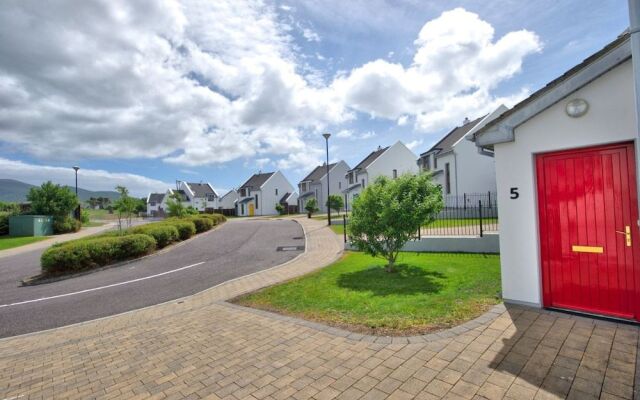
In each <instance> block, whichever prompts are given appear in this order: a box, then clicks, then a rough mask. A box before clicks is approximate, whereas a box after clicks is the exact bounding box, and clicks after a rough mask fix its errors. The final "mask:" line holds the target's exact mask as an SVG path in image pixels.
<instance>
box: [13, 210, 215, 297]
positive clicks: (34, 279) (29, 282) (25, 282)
mask: <svg viewBox="0 0 640 400" xmlns="http://www.w3.org/2000/svg"><path fill="white" fill-rule="evenodd" d="M225 222H226V221H225ZM225 222H223V223H221V224H218V225H216V226H214V227H213V228H211V229H209V230H208V231H206V232H202V233H198V234H196V235H193V236H192V237H190V238H189V239H187V240H183V241H180V242H177V243H173V244H170V245H169V246H166V247H163V248H162V249H160V250H158V251H156V252H153V253H151V254H147V255H146V256H142V257H139V258H132V259H130V260H125V261H121V262H118V263H115V264H109V265H105V266H103V267H98V268H93V269H89V270H86V271H81V272H76V273H74V274H67V275H61V276H54V277H50V278H44V277H43V278H38V277H39V276H43V275H41V274H39V275H33V276H28V277H26V278H23V279H22V280H21V281H20V284H19V285H18V286H20V287H26V286H37V285H46V284H47V283H54V282H59V281H64V280H67V279H73V278H77V277H80V276H85V275H90V274H93V273H95V272H100V271H105V270H108V269H111V268H118V267H122V266H125V265H128V264H131V263H134V262H136V261H141V260H145V259H148V258H152V257H154V256H159V255H162V254H164V253H167V252H169V251H171V250H173V249H175V248H178V247H180V246H183V245H185V244H187V243H189V242H190V241H192V240H194V239H198V238H201V237H204V236H205V235H206V234H208V233H210V232H213V231H215V230H216V229H218V227H220V226H222V225H224V223H225ZM87 237H88V236H87Z"/></svg>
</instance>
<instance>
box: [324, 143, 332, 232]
mask: <svg viewBox="0 0 640 400" xmlns="http://www.w3.org/2000/svg"><path fill="white" fill-rule="evenodd" d="M322 136H324V141H325V143H326V147H327V221H328V224H329V225H331V207H330V204H329V196H331V185H330V184H329V138H330V137H331V134H330V133H323V134H322Z"/></svg>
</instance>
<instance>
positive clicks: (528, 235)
mask: <svg viewBox="0 0 640 400" xmlns="http://www.w3.org/2000/svg"><path fill="white" fill-rule="evenodd" d="M575 98H582V99H585V100H587V102H588V103H589V111H588V112H587V114H586V115H584V116H583V117H580V118H570V117H568V116H567V115H566V114H565V105H566V103H567V102H568V101H569V100H571V99H575ZM634 105H635V99H634V93H633V75H632V69H631V61H630V60H629V61H627V62H625V63H623V64H622V65H620V66H618V67H616V68H614V69H613V70H611V71H609V72H607V73H606V74H605V75H603V76H601V77H600V78H598V79H597V80H595V81H593V82H591V83H590V84H588V85H587V86H585V87H583V88H582V89H580V90H578V91H577V92H576V93H574V94H572V95H571V96H569V97H567V98H565V99H564V100H563V101H561V102H559V103H557V104H555V105H554V106H552V107H550V108H549V109H547V110H545V111H544V112H542V113H540V114H538V115H537V116H535V117H533V118H532V119H530V120H529V121H527V122H525V123H524V124H522V125H520V126H519V127H517V128H516V130H515V141H514V142H510V143H502V144H497V145H495V160H496V177H497V189H498V204H499V214H500V251H501V263H502V288H503V296H504V298H505V299H506V300H512V301H516V302H522V303H531V304H536V305H540V304H541V303H542V298H541V274H540V257H539V248H540V247H539V238H538V211H537V195H536V177H535V154H537V153H544V152H549V151H558V150H566V149H573V148H578V147H589V146H595V145H601V144H608V143H617V142H624V141H630V140H633V139H634V138H635V130H636V125H635V114H634ZM511 188H517V190H518V192H519V194H520V195H519V198H518V199H515V200H512V199H510V190H511Z"/></svg>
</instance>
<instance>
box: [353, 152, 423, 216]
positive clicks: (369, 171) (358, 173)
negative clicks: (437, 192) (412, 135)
mask: <svg viewBox="0 0 640 400" xmlns="http://www.w3.org/2000/svg"><path fill="white" fill-rule="evenodd" d="M415 160H416V155H415V154H414V153H413V152H412V151H411V150H409V148H408V147H407V146H405V145H404V143H402V142H400V141H398V142H396V143H395V144H394V145H393V146H389V147H384V148H382V147H378V149H377V150H375V151H373V152H371V153H370V154H369V155H368V156H367V157H365V159H364V160H362V161H360V163H358V165H356V166H355V167H354V168H353V169H351V170H349V171H347V173H346V174H345V178H346V179H347V185H348V186H347V188H346V189H344V190H343V193H344V195H345V197H346V208H347V210H350V209H351V202H352V201H353V199H354V198H356V197H358V195H359V194H360V193H361V192H362V190H364V189H365V188H366V186H367V185H368V184H369V183H373V182H374V181H375V180H376V178H377V177H379V176H387V177H389V178H396V177H398V176H400V175H402V174H407V173H409V174H416V173H418V166H417V165H416V161H415Z"/></svg>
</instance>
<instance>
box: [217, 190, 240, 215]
mask: <svg viewBox="0 0 640 400" xmlns="http://www.w3.org/2000/svg"><path fill="white" fill-rule="evenodd" d="M239 198H240V196H239V195H238V191H237V190H235V189H231V190H229V191H228V192H227V193H225V195H224V196H222V197H220V199H219V200H218V208H219V209H223V210H230V209H235V208H236V204H237V203H238V199H239Z"/></svg>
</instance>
